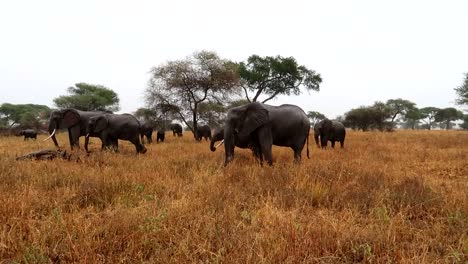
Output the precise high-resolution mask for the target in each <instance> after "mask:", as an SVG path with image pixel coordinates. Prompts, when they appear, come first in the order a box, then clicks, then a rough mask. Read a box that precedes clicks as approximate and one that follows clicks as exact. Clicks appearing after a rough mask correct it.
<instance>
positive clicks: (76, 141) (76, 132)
mask: <svg viewBox="0 0 468 264" xmlns="http://www.w3.org/2000/svg"><path fill="white" fill-rule="evenodd" d="M68 136H69V139H70V147H71V149H73V147H76V148H78V149H79V148H80V127H79V126H74V127H71V128H69V129H68Z"/></svg>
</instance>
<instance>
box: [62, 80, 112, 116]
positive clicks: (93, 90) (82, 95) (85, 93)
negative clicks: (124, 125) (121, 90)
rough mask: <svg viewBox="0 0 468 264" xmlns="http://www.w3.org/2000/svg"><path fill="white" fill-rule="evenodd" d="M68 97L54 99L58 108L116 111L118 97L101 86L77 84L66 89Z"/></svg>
mask: <svg viewBox="0 0 468 264" xmlns="http://www.w3.org/2000/svg"><path fill="white" fill-rule="evenodd" d="M67 92H68V93H69V95H62V96H59V97H57V98H55V99H54V104H55V105H56V106H57V107H59V108H75V109H78V110H83V111H97V110H101V111H113V112H114V111H118V110H119V109H120V107H119V101H120V100H119V97H118V95H117V94H116V93H115V92H114V91H112V90H111V89H109V88H107V87H105V86H102V85H93V84H87V83H77V84H75V87H73V86H72V87H69V88H68V89H67Z"/></svg>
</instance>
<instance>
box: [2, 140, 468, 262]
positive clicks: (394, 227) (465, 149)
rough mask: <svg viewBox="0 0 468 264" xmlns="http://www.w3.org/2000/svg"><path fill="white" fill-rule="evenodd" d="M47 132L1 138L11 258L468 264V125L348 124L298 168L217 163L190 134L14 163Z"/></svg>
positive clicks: (286, 160)
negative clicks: (342, 137)
mask: <svg viewBox="0 0 468 264" xmlns="http://www.w3.org/2000/svg"><path fill="white" fill-rule="evenodd" d="M43 138H45V136H40V137H39V139H38V140H37V141H35V142H34V141H23V140H22V138H17V137H3V138H0V154H1V155H0V224H1V226H0V228H1V230H0V259H1V260H3V261H4V262H5V263H10V262H19V263H48V262H62V263H68V262H78V263H140V262H147V263H193V262H196V263H201V262H203V263H217V262H221V263H350V262H360V261H364V262H373V263H434V262H435V263H456V262H462V263H463V262H465V261H467V260H468V220H467V219H468V133H467V132H461V131H458V132H457V131H449V132H447V131H398V132H395V133H379V132H368V133H361V132H350V133H348V138H347V142H346V148H345V149H339V148H337V149H335V150H326V151H323V150H319V149H317V148H316V147H315V146H314V145H313V144H310V150H311V159H310V160H307V158H305V159H304V157H303V161H302V164H301V165H294V164H293V162H292V151H291V150H290V149H286V148H274V153H273V156H274V162H275V165H274V167H273V168H270V167H263V168H262V167H260V166H259V165H258V164H257V163H256V161H255V160H254V159H253V158H252V157H251V154H250V152H249V151H247V150H239V149H236V157H235V160H234V162H233V163H232V164H230V165H229V166H228V167H227V168H224V167H223V166H222V163H223V160H224V151H223V150H222V149H220V150H218V151H217V152H215V153H212V152H210V150H209V147H208V145H209V144H208V143H207V142H202V143H198V142H195V141H194V140H193V137H192V136H191V135H190V134H188V133H186V134H185V136H184V137H183V138H173V137H172V135H169V133H167V137H166V142H165V143H163V144H155V143H153V144H152V145H147V148H148V152H147V153H146V154H145V155H136V154H135V149H134V147H133V146H132V145H128V144H122V145H121V151H120V153H108V152H100V151H99V150H98V149H99V146H100V142H99V141H98V140H93V143H94V144H93V145H92V148H93V150H94V152H93V153H91V155H90V156H89V157H87V156H86V155H85V154H84V153H83V151H75V152H73V155H74V157H78V160H75V161H71V162H70V161H63V160H52V161H15V159H14V158H15V156H16V155H22V154H26V153H29V152H32V151H35V150H39V149H44V148H51V147H52V145H53V144H52V142H42V140H41V139H43ZM312 141H313V137H311V141H310V143H312ZM59 142H61V143H62V145H63V146H65V143H66V142H67V136H66V134H61V135H59ZM68 148H69V147H68V146H67V149H68ZM303 153H305V151H304V152H303ZM303 156H305V155H303Z"/></svg>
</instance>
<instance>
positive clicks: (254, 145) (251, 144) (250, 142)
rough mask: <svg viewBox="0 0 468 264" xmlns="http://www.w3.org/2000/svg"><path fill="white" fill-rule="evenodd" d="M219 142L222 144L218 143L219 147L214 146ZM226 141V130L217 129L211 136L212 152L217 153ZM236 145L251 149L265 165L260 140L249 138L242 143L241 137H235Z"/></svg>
mask: <svg viewBox="0 0 468 264" xmlns="http://www.w3.org/2000/svg"><path fill="white" fill-rule="evenodd" d="M218 141H221V143H218V144H217V146H215V145H214V144H215V143H216V142H218ZM223 141H224V128H221V129H215V130H214V132H213V135H212V136H211V141H210V150H211V151H213V152H214V151H216V148H217V147H218V146H220V145H221V144H222V143H223ZM234 145H235V146H236V147H238V148H249V149H251V150H252V154H253V155H254V157H256V158H257V159H259V160H260V164H263V157H262V155H261V148H260V144H259V143H258V140H255V139H254V138H251V137H249V138H247V139H246V140H244V141H240V139H239V137H237V136H236V135H234Z"/></svg>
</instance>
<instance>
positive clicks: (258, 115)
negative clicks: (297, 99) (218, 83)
mask: <svg viewBox="0 0 468 264" xmlns="http://www.w3.org/2000/svg"><path fill="white" fill-rule="evenodd" d="M309 130H310V121H309V119H308V118H307V115H306V114H305V112H304V111H303V110H302V109H301V108H300V107H298V106H296V105H290V104H284V105H280V106H271V105H267V104H261V103H258V102H254V103H249V104H246V105H242V106H238V107H234V108H231V109H229V111H228V114H227V119H226V122H225V125H224V149H225V155H226V156H225V162H224V164H225V165H227V164H228V163H229V162H230V161H232V159H233V158H234V147H235V146H236V144H237V145H246V146H249V145H253V146H254V149H255V148H256V147H257V146H258V148H259V150H260V161H262V159H261V157H262V156H263V157H264V158H265V160H266V161H267V163H268V164H269V165H272V164H273V160H272V145H275V146H282V147H290V148H291V149H292V150H293V152H294V160H295V161H296V162H300V160H301V153H302V149H303V148H304V145H305V143H306V142H307V157H308V158H309Z"/></svg>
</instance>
